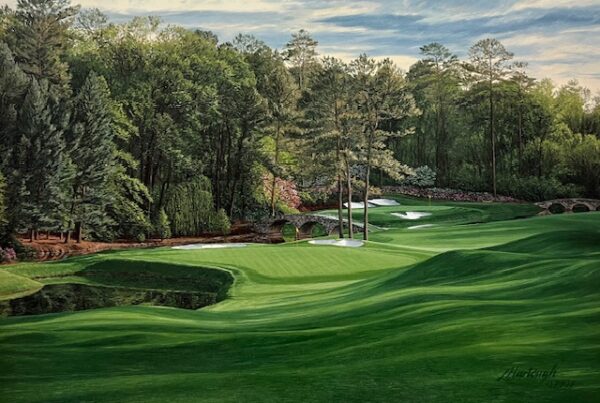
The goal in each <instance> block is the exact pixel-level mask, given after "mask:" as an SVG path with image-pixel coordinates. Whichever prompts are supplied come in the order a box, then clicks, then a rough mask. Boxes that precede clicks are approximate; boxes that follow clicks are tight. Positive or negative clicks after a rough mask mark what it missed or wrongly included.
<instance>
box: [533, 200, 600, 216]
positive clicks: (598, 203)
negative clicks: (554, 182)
mask: <svg viewBox="0 0 600 403" xmlns="http://www.w3.org/2000/svg"><path fill="white" fill-rule="evenodd" d="M535 205H536V206H538V207H540V208H542V209H543V210H544V211H542V212H541V213H540V214H553V212H552V211H551V210H558V212H564V213H573V212H574V210H577V211H581V212H585V211H600V200H595V199H557V200H548V201H545V202H540V203H535Z"/></svg>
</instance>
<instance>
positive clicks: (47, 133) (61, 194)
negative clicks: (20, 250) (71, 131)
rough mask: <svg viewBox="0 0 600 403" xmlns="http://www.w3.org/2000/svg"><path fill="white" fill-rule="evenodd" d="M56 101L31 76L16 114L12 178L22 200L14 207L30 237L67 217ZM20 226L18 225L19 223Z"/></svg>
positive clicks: (65, 164) (66, 173) (66, 170)
mask: <svg viewBox="0 0 600 403" xmlns="http://www.w3.org/2000/svg"><path fill="white" fill-rule="evenodd" d="M57 108H58V104H57V102H56V101H55V100H53V99H52V98H51V97H50V96H49V92H48V84H47V83H46V82H45V81H42V82H41V83H38V81H37V80H35V79H32V80H31V84H30V86H29V90H28V92H27V95H26V96H25V101H24V102H23V106H22V108H21V110H20V113H19V119H18V129H19V131H20V144H19V159H20V161H21V164H20V165H19V166H18V168H17V170H16V172H14V173H15V176H16V178H15V180H16V182H17V183H20V184H21V186H20V187H19V188H18V189H15V190H14V191H15V192H17V193H18V197H17V198H18V199H20V200H21V203H19V204H18V205H16V206H15V209H16V210H17V218H18V219H19V224H21V225H20V228H21V229H29V230H30V231H31V237H32V238H33V237H34V236H35V234H37V232H38V231H40V230H45V231H50V230H59V229H62V228H63V227H64V225H65V221H66V219H67V211H66V209H65V201H66V195H67V194H66V191H67V185H68V183H69V179H70V176H71V169H70V162H69V159H68V156H67V155H66V153H65V143H64V137H63V131H62V129H61V128H60V125H59V124H57V120H58V119H57V118H56V116H55V115H54V113H53V112H56V110H57ZM18 227H19V226H18Z"/></svg>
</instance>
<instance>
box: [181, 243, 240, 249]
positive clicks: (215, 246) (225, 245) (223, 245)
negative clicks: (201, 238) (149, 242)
mask: <svg viewBox="0 0 600 403" xmlns="http://www.w3.org/2000/svg"><path fill="white" fill-rule="evenodd" d="M246 246H248V244H245V243H196V244H193V245H181V246H173V249H181V250H194V249H225V248H245V247H246Z"/></svg>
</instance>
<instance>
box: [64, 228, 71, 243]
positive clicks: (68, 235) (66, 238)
mask: <svg viewBox="0 0 600 403" xmlns="http://www.w3.org/2000/svg"><path fill="white" fill-rule="evenodd" d="M69 242H71V230H66V231H65V243H69Z"/></svg>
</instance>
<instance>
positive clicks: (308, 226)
mask: <svg viewBox="0 0 600 403" xmlns="http://www.w3.org/2000/svg"><path fill="white" fill-rule="evenodd" d="M286 224H292V225H293V226H294V227H296V239H297V240H301V239H309V238H312V231H313V229H314V228H315V227H316V226H317V225H322V226H323V228H324V229H325V231H326V232H327V234H329V235H333V234H336V233H337V232H338V231H339V223H338V219H337V218H333V217H327V216H321V215H310V214H289V215H282V216H278V217H276V218H274V219H270V220H267V221H263V222H261V223H258V224H255V226H254V227H255V229H256V231H257V232H258V233H261V234H266V235H269V236H270V237H272V238H281V237H282V230H283V227H284V226H285V225H286ZM347 225H348V224H347V223H346V222H345V221H344V227H345V228H346V227H347ZM352 230H353V232H354V233H357V232H361V231H362V226H361V225H357V224H354V225H353V226H352Z"/></svg>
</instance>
